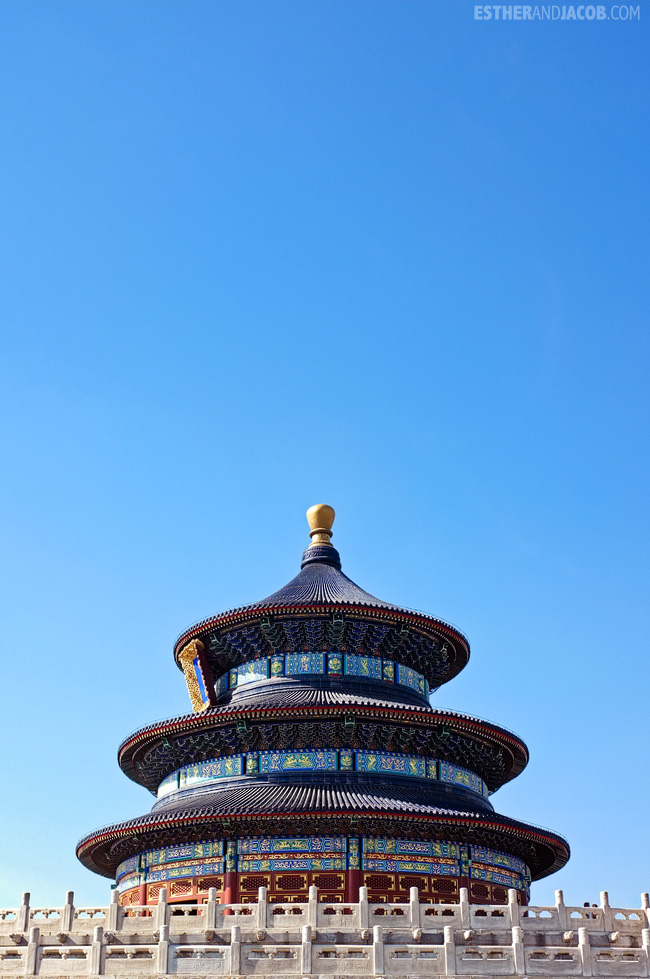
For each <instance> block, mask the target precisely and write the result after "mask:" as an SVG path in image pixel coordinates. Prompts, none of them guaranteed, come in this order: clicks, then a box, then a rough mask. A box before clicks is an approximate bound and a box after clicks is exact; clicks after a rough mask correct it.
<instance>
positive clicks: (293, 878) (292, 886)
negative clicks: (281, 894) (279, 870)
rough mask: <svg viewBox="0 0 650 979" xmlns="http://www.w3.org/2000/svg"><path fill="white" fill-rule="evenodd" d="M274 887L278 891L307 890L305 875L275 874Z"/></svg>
mask: <svg viewBox="0 0 650 979" xmlns="http://www.w3.org/2000/svg"><path fill="white" fill-rule="evenodd" d="M274 887H275V890H278V891H305V890H307V875H306V874H276V877H275V885H274Z"/></svg>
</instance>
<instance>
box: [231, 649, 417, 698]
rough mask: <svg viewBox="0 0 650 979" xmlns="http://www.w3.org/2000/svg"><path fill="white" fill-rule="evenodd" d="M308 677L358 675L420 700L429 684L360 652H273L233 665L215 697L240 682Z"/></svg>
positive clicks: (406, 668) (395, 665)
mask: <svg viewBox="0 0 650 979" xmlns="http://www.w3.org/2000/svg"><path fill="white" fill-rule="evenodd" d="M310 674H316V675H323V674H327V675H328V676H331V677H335V678H337V677H341V676H344V675H345V676H358V677H368V678H369V679H371V680H384V681H385V682H387V683H395V682H397V683H400V684H402V686H405V687H408V688H409V689H410V690H415V691H416V692H417V693H419V694H421V695H422V696H423V697H427V696H428V694H429V685H428V683H427V681H426V680H425V679H424V677H423V676H422V674H420V673H418V672H417V671H416V670H413V669H411V667H409V666H403V665H402V664H401V663H395V662H393V660H391V659H386V658H382V657H381V656H364V655H362V654H360V653H339V652H337V651H333V652H327V653H320V652H309V651H306V652H302V653H274V654H273V656H270V657H267V658H262V659H255V660H249V661H247V662H246V663H241V664H240V665H239V666H234V667H232V669H230V670H229V671H228V672H227V673H224V674H223V675H222V676H220V677H218V678H217V680H216V681H215V683H214V690H215V698H216V696H221V694H223V693H225V692H226V690H234V689H235V687H238V686H240V685H241V684H242V683H253V682H255V681H256V680H266V679H267V678H268V677H279V676H308V675H310Z"/></svg>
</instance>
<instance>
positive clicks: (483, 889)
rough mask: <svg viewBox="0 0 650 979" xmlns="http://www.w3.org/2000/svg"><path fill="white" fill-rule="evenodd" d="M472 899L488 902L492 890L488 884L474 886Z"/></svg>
mask: <svg viewBox="0 0 650 979" xmlns="http://www.w3.org/2000/svg"><path fill="white" fill-rule="evenodd" d="M472 897H476V898H478V899H479V901H480V900H483V899H485V900H487V899H488V898H489V897H490V888H489V887H488V885H487V884H474V883H473V884H472Z"/></svg>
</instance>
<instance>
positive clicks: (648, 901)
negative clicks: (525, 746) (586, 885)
mask: <svg viewBox="0 0 650 979" xmlns="http://www.w3.org/2000/svg"><path fill="white" fill-rule="evenodd" d="M25 897H27V903H29V894H27V895H25V894H23V900H24V899H25ZM641 910H642V911H643V912H644V913H645V916H646V920H647V922H648V928H650V894H647V893H645V894H642V895H641Z"/></svg>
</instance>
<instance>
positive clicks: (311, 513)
mask: <svg viewBox="0 0 650 979" xmlns="http://www.w3.org/2000/svg"><path fill="white" fill-rule="evenodd" d="M334 517H335V513H334V508H333V507H331V506H328V505H327V503H316V505H315V506H310V507H309V509H308V510H307V520H308V521H309V527H310V530H309V536H310V537H311V544H310V545H309V546H310V547H314V546H315V545H316V544H329V545H330V547H331V546H332V545H331V543H330V537H331V536H332V524H333V523H334Z"/></svg>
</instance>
